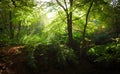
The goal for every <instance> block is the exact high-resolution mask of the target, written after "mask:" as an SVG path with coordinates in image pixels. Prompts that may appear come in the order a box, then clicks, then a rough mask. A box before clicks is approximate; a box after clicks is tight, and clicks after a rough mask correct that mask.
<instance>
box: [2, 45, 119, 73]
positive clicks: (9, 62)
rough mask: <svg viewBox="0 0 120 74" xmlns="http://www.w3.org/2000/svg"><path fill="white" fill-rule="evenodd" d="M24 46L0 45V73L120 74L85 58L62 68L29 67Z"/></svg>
mask: <svg viewBox="0 0 120 74" xmlns="http://www.w3.org/2000/svg"><path fill="white" fill-rule="evenodd" d="M22 48H25V46H8V47H0V74H120V71H119V70H112V69H111V70H110V69H99V68H97V67H95V66H94V65H93V64H91V63H90V62H89V61H87V60H83V61H81V62H80V63H79V64H77V65H68V66H66V67H64V68H63V69H60V70H59V69H56V68H49V69H47V70H45V71H42V72H39V71H38V70H34V69H30V68H28V66H27V65H26V64H25V62H26V59H27V57H26V56H27V54H28V52H26V51H25V50H24V49H22Z"/></svg>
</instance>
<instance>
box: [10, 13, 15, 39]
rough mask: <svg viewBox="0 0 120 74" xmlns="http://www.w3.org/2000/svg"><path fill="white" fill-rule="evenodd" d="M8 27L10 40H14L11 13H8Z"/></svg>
mask: <svg viewBox="0 0 120 74" xmlns="http://www.w3.org/2000/svg"><path fill="white" fill-rule="evenodd" d="M9 21H10V23H9V25H10V26H9V27H10V39H13V38H14V31H13V25H12V12H11V11H10V12H9Z"/></svg>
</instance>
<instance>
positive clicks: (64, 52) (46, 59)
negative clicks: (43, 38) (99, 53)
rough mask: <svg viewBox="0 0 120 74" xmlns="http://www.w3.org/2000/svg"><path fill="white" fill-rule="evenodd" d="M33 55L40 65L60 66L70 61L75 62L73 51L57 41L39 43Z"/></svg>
mask: <svg viewBox="0 0 120 74" xmlns="http://www.w3.org/2000/svg"><path fill="white" fill-rule="evenodd" d="M34 56H35V58H36V60H37V61H38V64H39V66H40V67H42V66H47V67H60V66H65V65H68V64H70V63H77V57H76V55H75V53H74V51H73V50H72V49H70V48H68V47H66V46H64V45H60V44H57V43H51V44H39V45H38V46H37V47H36V50H35V52H34Z"/></svg>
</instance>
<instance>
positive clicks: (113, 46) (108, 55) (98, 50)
mask: <svg viewBox="0 0 120 74" xmlns="http://www.w3.org/2000/svg"><path fill="white" fill-rule="evenodd" d="M88 56H89V59H90V61H92V62H98V63H101V62H103V63H107V64H111V63H120V42H114V43H109V44H106V45H97V46H95V47H93V48H90V49H89V51H88Z"/></svg>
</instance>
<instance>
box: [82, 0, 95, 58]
mask: <svg viewBox="0 0 120 74" xmlns="http://www.w3.org/2000/svg"><path fill="white" fill-rule="evenodd" d="M93 3H94V0H92V1H91V3H90V6H89V8H88V11H87V14H86V22H85V25H84V30H83V40H82V48H81V51H80V55H81V57H84V56H86V51H87V50H86V48H85V47H86V40H85V37H86V29H87V25H88V18H89V13H90V10H91V8H92V6H93Z"/></svg>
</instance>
